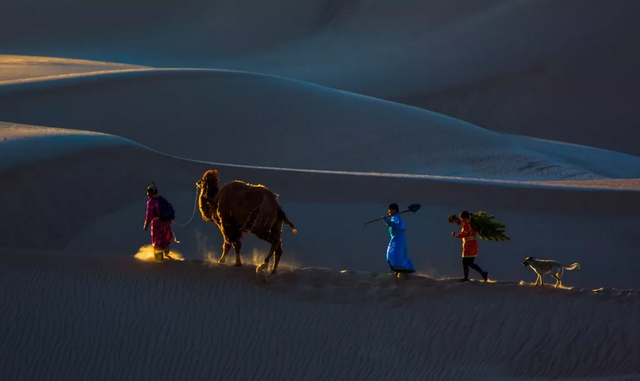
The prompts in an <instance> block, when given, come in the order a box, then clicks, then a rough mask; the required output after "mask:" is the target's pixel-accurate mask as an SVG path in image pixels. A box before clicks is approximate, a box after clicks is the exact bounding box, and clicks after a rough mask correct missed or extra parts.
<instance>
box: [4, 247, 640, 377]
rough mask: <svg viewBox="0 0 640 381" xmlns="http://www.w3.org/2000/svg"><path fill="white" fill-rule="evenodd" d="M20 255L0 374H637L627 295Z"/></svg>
mask: <svg viewBox="0 0 640 381" xmlns="http://www.w3.org/2000/svg"><path fill="white" fill-rule="evenodd" d="M16 254H17V253H16ZM29 259H31V261H27V260H26V259H23V258H21V257H20V256H19V255H15V256H7V257H1V258H0V261H1V262H0V264H1V266H0V287H2V289H3V290H4V292H2V293H1V294H0V301H2V311H3V313H2V314H1V315H0V323H2V324H0V333H2V336H3V338H4V340H2V341H0V355H2V358H3V361H2V366H0V377H1V378H2V379H4V380H16V379H21V380H42V379H47V380H61V381H62V380H81V379H91V380H114V379H118V380H123V381H124V380H140V379H153V380H176V379H181V380H194V381H195V380H212V379H216V380H275V379H277V380H374V381H377V380H389V379H398V378H401V379H408V380H409V379H410V380H418V379H419V380H432V379H437V380H445V379H455V380H463V381H466V380H530V379H535V380H551V379H558V378H561V379H585V378H587V377H592V379H594V380H625V381H626V380H637V379H638V378H637V377H638V373H639V372H640V367H639V364H638V362H637V361H636V359H637V358H638V356H639V355H640V344H639V343H640V330H639V329H638V326H637V324H634V323H635V319H634V317H637V315H638V314H639V313H640V310H639V306H640V304H639V303H638V295H633V294H617V295H599V294H594V293H579V292H572V291H562V292H554V291H553V290H534V289H532V288H527V287H521V286H517V285H501V284H493V285H480V284H467V285H461V284H459V283H448V282H437V281H433V280H430V279H424V278H422V279H415V280H414V281H411V282H405V283H401V284H398V285H396V284H395V283H396V282H395V281H394V280H393V279H389V278H387V277H386V276H380V275H378V276H377V277H376V276H372V275H376V274H371V275H370V274H366V273H365V274H339V273H330V272H327V271H322V270H303V271H292V272H285V273H283V274H282V277H280V278H279V279H280V281H278V282H276V283H273V284H270V285H269V286H266V287H259V286H257V285H255V284H254V283H253V281H252V280H251V279H252V273H253V269H251V268H244V269H243V268H240V269H238V268H229V267H226V268H225V267H222V266H213V267H208V266H202V265H197V264H192V263H185V262H180V263H169V264H166V265H165V266H158V265H157V264H151V263H134V261H135V260H134V259H132V258H120V259H115V260H114V259H110V260H105V259H104V258H99V259H94V260H87V258H86V257H85V258H84V259H83V258H66V259H65V258H64V257H62V258H56V257H55V256H41V257H33V258H29ZM70 298H73V299H72V300H73V302H70ZM634 374H635V376H634ZM625 376H626V377H625ZM589 379H591V378H589Z"/></svg>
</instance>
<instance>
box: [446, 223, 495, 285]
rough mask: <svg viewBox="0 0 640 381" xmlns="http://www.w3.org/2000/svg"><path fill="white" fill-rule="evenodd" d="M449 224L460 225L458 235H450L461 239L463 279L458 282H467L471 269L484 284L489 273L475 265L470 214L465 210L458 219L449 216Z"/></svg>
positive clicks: (474, 239) (475, 248) (475, 254)
mask: <svg viewBox="0 0 640 381" xmlns="http://www.w3.org/2000/svg"><path fill="white" fill-rule="evenodd" d="M449 222H452V223H455V224H457V225H462V230H461V231H460V233H455V232H452V233H451V235H452V236H454V237H457V238H460V239H462V269H463V271H464V278H463V279H461V280H460V281H461V282H467V281H469V267H471V268H472V269H474V270H476V271H477V272H479V273H480V275H482V279H484V281H485V282H486V281H487V279H488V278H489V273H488V272H486V271H482V269H481V268H480V266H478V265H476V264H475V260H476V257H477V256H478V241H477V240H476V231H475V230H473V228H472V227H471V213H469V212H467V211H466V210H465V211H463V212H460V218H459V219H458V218H456V217H455V216H449Z"/></svg>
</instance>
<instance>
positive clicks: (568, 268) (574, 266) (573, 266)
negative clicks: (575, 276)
mask: <svg viewBox="0 0 640 381" xmlns="http://www.w3.org/2000/svg"><path fill="white" fill-rule="evenodd" d="M562 267H564V268H565V269H567V270H573V269H575V268H576V267H577V268H578V269H580V264H579V263H578V262H576V263H574V264H572V265H571V266H562Z"/></svg>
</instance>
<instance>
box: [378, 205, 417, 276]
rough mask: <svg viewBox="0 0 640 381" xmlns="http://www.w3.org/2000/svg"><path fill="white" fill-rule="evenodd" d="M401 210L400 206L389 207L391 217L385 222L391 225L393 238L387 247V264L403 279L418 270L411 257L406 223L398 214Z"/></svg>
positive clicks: (390, 233) (390, 229) (390, 230)
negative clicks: (406, 234)
mask: <svg viewBox="0 0 640 381" xmlns="http://www.w3.org/2000/svg"><path fill="white" fill-rule="evenodd" d="M399 210H400V208H399V207H398V204H395V203H394V204H391V205H389V211H388V214H389V217H386V218H385V219H384V222H385V223H386V224H387V225H389V235H390V236H391V240H390V241H389V246H387V263H388V264H389V269H390V270H391V271H393V272H395V273H396V276H397V277H398V278H402V277H404V276H405V274H410V273H413V272H415V271H416V270H415V268H414V267H413V263H412V262H411V258H410V257H409V252H408V249H407V237H406V236H405V226H404V221H403V220H402V217H400V214H399V213H398V212H399Z"/></svg>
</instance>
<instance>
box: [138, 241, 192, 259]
mask: <svg viewBox="0 0 640 381" xmlns="http://www.w3.org/2000/svg"><path fill="white" fill-rule="evenodd" d="M169 256H171V258H173V259H174V260H176V261H184V257H183V256H182V254H180V253H179V252H177V251H174V250H171V252H170V253H169ZM134 257H135V258H136V259H138V260H141V261H144V262H156V258H155V256H154V255H153V245H145V246H142V247H141V248H140V249H138V252H137V253H136V255H134ZM165 260H166V259H165Z"/></svg>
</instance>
